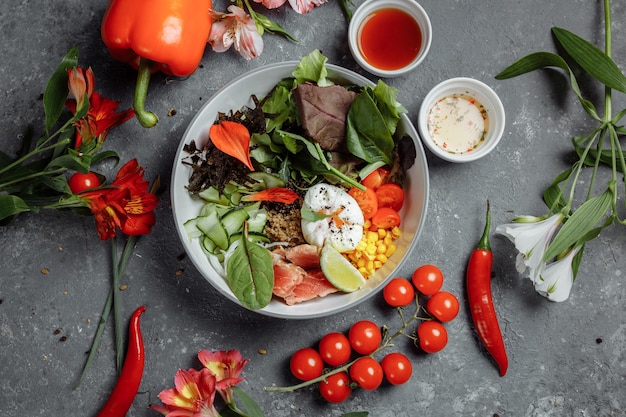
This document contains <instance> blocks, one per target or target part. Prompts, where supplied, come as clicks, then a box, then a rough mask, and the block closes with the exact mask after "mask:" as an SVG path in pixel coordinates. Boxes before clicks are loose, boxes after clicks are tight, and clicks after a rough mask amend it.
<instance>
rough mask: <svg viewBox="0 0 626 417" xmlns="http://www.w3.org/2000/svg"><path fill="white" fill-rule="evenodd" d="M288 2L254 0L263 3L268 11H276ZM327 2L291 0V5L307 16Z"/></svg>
mask: <svg viewBox="0 0 626 417" xmlns="http://www.w3.org/2000/svg"><path fill="white" fill-rule="evenodd" d="M286 1H287V0H254V2H255V3H261V4H263V6H265V7H267V8H268V9H276V8H278V7H280V6H282V5H283V4H285V2H286ZM327 1H328V0H289V5H290V6H291V8H292V9H294V10H295V11H296V12H297V13H300V14H306V13H308V12H310V11H311V10H313V8H314V7H317V6H321V5H322V4H324V3H326V2H327Z"/></svg>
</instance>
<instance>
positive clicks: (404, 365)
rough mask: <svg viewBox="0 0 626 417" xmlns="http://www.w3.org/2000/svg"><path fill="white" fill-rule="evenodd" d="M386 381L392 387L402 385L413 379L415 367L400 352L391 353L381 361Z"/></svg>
mask: <svg viewBox="0 0 626 417" xmlns="http://www.w3.org/2000/svg"><path fill="white" fill-rule="evenodd" d="M380 365H381V366H382V367H383V373H384V374H385V379H386V380H387V381H389V383H390V384H392V385H400V384H404V383H405V382H407V381H408V380H409V379H411V375H412V374H413V365H411V361H410V360H409V358H407V357H406V356H405V355H403V354H402V353H399V352H392V353H389V354H388V355H387V356H385V357H384V358H383V360H382V361H380Z"/></svg>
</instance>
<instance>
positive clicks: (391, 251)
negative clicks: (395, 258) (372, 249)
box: [385, 244, 397, 258]
mask: <svg viewBox="0 0 626 417" xmlns="http://www.w3.org/2000/svg"><path fill="white" fill-rule="evenodd" d="M396 249H397V247H396V245H393V244H392V245H389V247H388V248H387V253H385V255H386V256H387V258H389V257H391V255H393V254H394V253H395V252H396Z"/></svg>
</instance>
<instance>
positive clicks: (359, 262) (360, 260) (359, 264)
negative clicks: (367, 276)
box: [356, 258, 365, 268]
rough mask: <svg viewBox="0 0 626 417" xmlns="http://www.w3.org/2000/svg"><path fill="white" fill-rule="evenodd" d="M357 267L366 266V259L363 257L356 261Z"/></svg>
mask: <svg viewBox="0 0 626 417" xmlns="http://www.w3.org/2000/svg"><path fill="white" fill-rule="evenodd" d="M356 266H357V268H363V267H365V259H363V258H361V259H359V260H358V261H357V263H356Z"/></svg>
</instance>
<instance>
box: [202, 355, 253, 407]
mask: <svg viewBox="0 0 626 417" xmlns="http://www.w3.org/2000/svg"><path fill="white" fill-rule="evenodd" d="M198 359H199V360H200V362H201V363H202V365H204V367H205V368H204V369H208V370H209V371H210V372H211V373H212V374H213V375H215V378H216V382H217V384H216V387H217V392H218V393H219V394H220V395H221V396H222V398H223V399H224V402H226V403H227V404H232V403H233V402H234V401H235V400H234V397H233V391H232V389H231V387H234V386H235V385H237V384H238V383H240V382H241V381H243V380H244V378H240V377H239V375H241V372H242V371H243V368H244V366H246V364H247V363H248V362H249V361H250V359H243V357H242V356H241V353H240V352H239V351H238V350H229V351H223V350H218V351H216V352H215V353H213V352H211V351H210V350H201V351H200V352H198Z"/></svg>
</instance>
